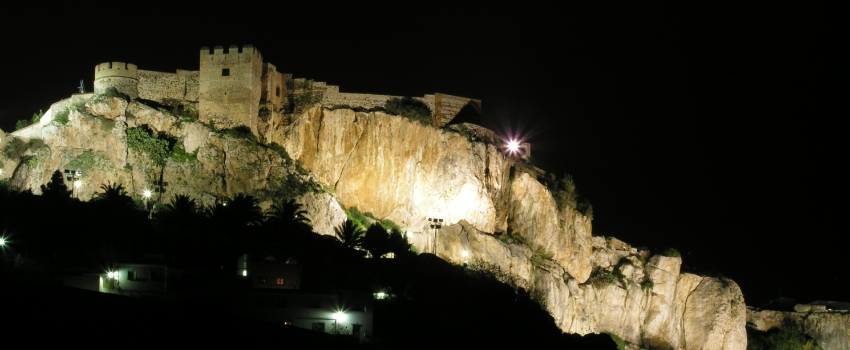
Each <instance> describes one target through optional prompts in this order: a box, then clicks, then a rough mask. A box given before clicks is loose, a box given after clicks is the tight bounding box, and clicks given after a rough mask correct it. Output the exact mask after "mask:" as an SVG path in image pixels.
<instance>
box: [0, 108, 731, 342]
mask: <svg viewBox="0 0 850 350" xmlns="http://www.w3.org/2000/svg"><path fill="white" fill-rule="evenodd" d="M159 107H161V106H156V105H150V104H145V103H142V102H141V101H138V100H134V101H129V102H128V101H126V100H124V99H122V98H120V97H110V96H97V97H96V96H92V95H80V96H75V97H72V98H71V99H68V100H64V101H61V102H58V103H56V104H54V105H53V106H52V107H51V109H50V110H49V111H48V112H47V113H46V114H45V117H44V118H43V120H42V121H41V122H40V123H38V124H36V125H34V126H30V127H28V128H26V129H23V130H20V131H18V132H16V133H14V134H13V135H12V136H7V137H3V139H2V145H0V146H2V147H3V149H4V152H3V154H4V156H3V157H4V158H3V160H2V164H3V169H4V171H3V177H4V178H10V180H11V181H12V183H13V184H15V185H17V186H19V187H21V188H31V189H33V191H35V192H38V188H39V186H40V185H42V184H44V183H46V182H47V180H48V179H49V178H50V174H51V173H52V172H53V171H55V170H57V169H68V168H69V167H73V168H75V169H73V170H81V171H82V176H81V177H80V179H81V187H80V188H79V191H78V193H77V195H78V197H79V198H89V197H90V196H91V194H92V193H94V192H95V191H97V190H98V188H99V186H100V185H101V184H106V183H110V182H112V183H122V184H124V185H125V186H126V187H128V188H129V189H130V191H131V192H132V193H135V194H137V195H139V194H141V193H143V192H144V191H145V190H151V188H152V187H163V186H162V185H161V183H162V182H165V183H168V185H166V186H164V187H165V194H164V195H163V196H162V198H161V199H162V200H163V201H165V200H167V199H168V198H170V197H171V196H172V195H174V194H189V195H191V196H193V197H195V198H197V199H199V200H200V201H201V202H203V203H204V204H211V203H213V202H215V201H216V200H218V199H219V198H222V197H231V196H233V195H235V194H237V193H247V194H251V195H253V196H255V197H257V198H258V199H260V200H261V201H262V202H263V205H264V206H265V207H267V206H268V205H269V204H270V203H271V200H272V199H273V198H276V197H298V198H299V202H301V203H303V204H304V205H305V207H306V209H307V210H308V212H309V213H310V218H311V219H312V222H313V223H314V229H315V230H316V232H318V233H320V234H332V227H333V226H335V225H337V224H339V223H340V222H342V221H343V220H345V214H344V213H343V210H342V209H343V208H349V207H352V206H356V207H358V208H359V209H360V210H361V211H362V212H371V213H373V214H374V216H376V217H378V218H380V219H391V220H393V221H394V222H396V223H398V224H399V225H400V226H402V227H403V228H405V229H406V231H407V232H408V235H409V238H410V240H411V242H412V243H413V244H414V245H415V246H416V247H417V249H418V250H419V251H420V252H432V253H435V254H436V255H437V256H439V257H441V258H443V259H445V260H446V261H448V262H451V263H454V264H458V265H461V264H466V265H467V266H469V267H471V268H473V269H478V270H483V271H487V272H490V273H492V274H494V275H496V276H497V278H499V279H500V280H501V281H502V282H505V283H508V284H510V285H513V286H516V287H520V288H523V289H525V290H527V291H528V292H529V293H530V294H531V295H532V296H533V299H534V300H536V301H537V302H538V303H539V304H540V305H541V306H542V307H543V308H544V309H545V310H546V311H548V312H549V314H551V315H552V316H553V318H554V319H555V323H556V325H557V327H558V328H560V329H561V330H562V331H564V332H567V333H577V334H589V333H610V334H615V335H617V336H619V337H620V338H622V339H624V340H625V341H627V342H629V343H631V344H632V346H634V347H637V346H640V347H643V348H670V347H673V348H681V349H744V348H745V347H746V332H745V322H746V306H745V304H744V300H743V296H742V294H741V291H740V288H738V286H737V284H735V282H734V281H731V280H729V279H724V278H713V277H702V276H697V275H693V274H688V273H680V267H681V258H680V257H678V256H676V254H672V253H671V254H668V255H670V256H665V255H654V256H651V257H648V258H647V257H644V256H641V255H640V254H637V252H633V251H631V250H629V249H628V248H627V249H626V250H621V249H619V248H620V247H619V246H616V245H613V244H611V243H610V242H609V241H608V240H606V239H605V238H604V237H592V235H591V231H592V225H591V219H590V218H589V217H587V216H585V215H584V214H582V213H581V212H580V211H579V210H577V208H576V206H575V204H574V203H570V202H566V204H565V203H564V202H562V201H558V200H556V198H555V197H554V196H553V193H552V191H550V190H549V189H547V187H546V186H544V185H543V184H541V183H540V182H539V181H538V179H537V174H536V171H535V169H534V168H533V167H530V166H528V165H527V164H524V163H523V162H522V161H521V160H519V159H517V158H515V157H511V156H508V155H506V154H505V153H504V152H503V150H502V148H501V145H500V144H499V139H498V138H496V137H495V136H493V135H491V134H490V133H488V132H487V130H486V129H484V130H482V129H479V128H477V127H475V126H469V125H463V126H458V127H454V129H438V128H434V127H433V126H429V125H423V124H421V123H418V122H416V121H412V120H409V119H406V118H403V117H400V116H392V115H387V114H385V113H381V112H355V111H353V110H351V109H344V108H343V109H335V110H330V109H326V108H323V107H322V106H320V105H316V106H314V107H312V108H310V109H308V110H306V111H305V112H303V113H301V114H298V115H294V116H292V120H291V122H288V123H285V124H279V125H270V126H269V130H270V131H269V132H268V133H266V135H268V136H266V137H264V138H265V139H262V140H257V138H256V137H255V136H254V135H252V134H251V133H250V131H249V132H245V131H244V130H242V129H239V128H235V129H229V130H215V129H213V128H211V127H209V126H207V125H204V124H202V123H199V122H197V121H196V120H194V119H193V118H192V115H191V113H185V114H183V113H181V112H180V111H179V110H176V109H175V110H168V109H163V108H159ZM39 139H40V140H42V141H43V142H39V141H34V140H39ZM156 140H159V141H156ZM278 145H280V146H278ZM7 149H8V150H10V151H9V152H7V151H6V150H7ZM12 151H14V152H12ZM154 183H157V184H158V185H153V184H154ZM158 196H159V194H157V193H155V195H154V198H152V200H155V201H156V200H159V199H160V198H157V197H158ZM427 218H441V219H443V220H444V226H443V228H442V229H441V230H436V231H432V230H429V229H428V220H427Z"/></svg>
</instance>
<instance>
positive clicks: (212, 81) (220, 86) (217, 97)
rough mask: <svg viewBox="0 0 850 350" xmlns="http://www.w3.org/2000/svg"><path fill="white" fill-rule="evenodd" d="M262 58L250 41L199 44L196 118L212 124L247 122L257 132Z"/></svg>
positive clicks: (235, 124)
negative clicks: (226, 44)
mask: <svg viewBox="0 0 850 350" xmlns="http://www.w3.org/2000/svg"><path fill="white" fill-rule="evenodd" d="M262 73H263V58H262V56H260V52H259V51H257V50H255V49H254V46H252V45H244V46H242V49H241V50H239V47H237V46H236V45H231V46H230V48H229V49H228V50H227V51H226V52H225V50H224V49H223V48H222V47H221V46H216V47H215V49H214V50H213V52H212V53H211V52H210V50H209V48H207V47H203V48H201V71H200V88H199V91H198V92H199V96H198V112H199V119H200V120H201V121H202V122H204V123H209V124H211V125H212V126H214V127H216V128H221V129H224V128H232V127H237V126H241V125H244V126H247V127H249V128H251V131H252V132H253V133H254V134H255V135H256V134H257V114H258V112H259V104H260V97H261V94H262V91H261V89H262Z"/></svg>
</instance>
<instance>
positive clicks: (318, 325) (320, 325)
mask: <svg viewBox="0 0 850 350" xmlns="http://www.w3.org/2000/svg"><path fill="white" fill-rule="evenodd" d="M313 330H314V331H319V332H324V331H325V323H324V322H313Z"/></svg>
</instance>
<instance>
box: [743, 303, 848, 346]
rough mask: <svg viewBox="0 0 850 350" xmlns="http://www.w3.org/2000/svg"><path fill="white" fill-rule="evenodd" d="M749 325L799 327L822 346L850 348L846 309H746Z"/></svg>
mask: <svg viewBox="0 0 850 350" xmlns="http://www.w3.org/2000/svg"><path fill="white" fill-rule="evenodd" d="M747 324H748V325H749V327H752V328H753V329H756V330H759V331H762V332H765V331H769V330H771V329H774V328H781V327H797V328H799V329H801V330H802V331H803V333H805V334H806V335H808V336H810V337H812V339H814V340H815V341H816V342H817V344H818V345H819V346H820V347H821V348H822V349H832V350H850V314H848V313H846V312H791V311H773V310H756V309H752V308H747Z"/></svg>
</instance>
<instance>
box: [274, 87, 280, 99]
mask: <svg viewBox="0 0 850 350" xmlns="http://www.w3.org/2000/svg"><path fill="white" fill-rule="evenodd" d="M274 94H275V96H277V97H280V86H278V87H276V88H274Z"/></svg>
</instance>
